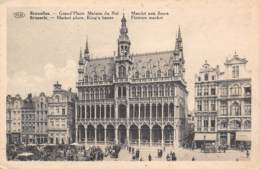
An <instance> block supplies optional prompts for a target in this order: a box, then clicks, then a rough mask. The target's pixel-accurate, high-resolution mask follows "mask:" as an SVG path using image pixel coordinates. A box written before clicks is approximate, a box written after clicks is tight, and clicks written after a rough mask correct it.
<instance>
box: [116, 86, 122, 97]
mask: <svg viewBox="0 0 260 169" xmlns="http://www.w3.org/2000/svg"><path fill="white" fill-rule="evenodd" d="M117 91H118V97H121V87H118V90H117Z"/></svg>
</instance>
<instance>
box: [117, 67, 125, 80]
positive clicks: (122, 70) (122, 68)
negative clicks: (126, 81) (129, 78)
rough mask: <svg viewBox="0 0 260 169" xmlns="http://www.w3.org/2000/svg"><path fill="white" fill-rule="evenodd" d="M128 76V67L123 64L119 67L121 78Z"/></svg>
mask: <svg viewBox="0 0 260 169" xmlns="http://www.w3.org/2000/svg"><path fill="white" fill-rule="evenodd" d="M125 76H126V68H125V67H124V66H123V65H121V66H120V67H119V78H124V77H125Z"/></svg>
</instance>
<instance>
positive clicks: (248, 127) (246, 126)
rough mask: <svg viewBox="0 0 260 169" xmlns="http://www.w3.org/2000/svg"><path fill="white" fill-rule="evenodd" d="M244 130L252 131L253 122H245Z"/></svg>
mask: <svg viewBox="0 0 260 169" xmlns="http://www.w3.org/2000/svg"><path fill="white" fill-rule="evenodd" d="M244 128H245V129H251V121H250V120H246V121H245V122H244Z"/></svg>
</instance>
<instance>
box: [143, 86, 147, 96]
mask: <svg viewBox="0 0 260 169" xmlns="http://www.w3.org/2000/svg"><path fill="white" fill-rule="evenodd" d="M143 97H147V87H146V86H144V87H143Z"/></svg>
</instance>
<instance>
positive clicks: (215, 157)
mask: <svg viewBox="0 0 260 169" xmlns="http://www.w3.org/2000/svg"><path fill="white" fill-rule="evenodd" d="M157 150H158V147H150V148H140V157H141V158H142V159H143V160H144V161H148V155H149V154H151V156H152V161H154V160H155V161H166V155H167V153H170V151H173V152H175V154H176V157H177V161H191V159H192V157H194V158H195V160H196V161H246V160H250V158H247V157H246V152H245V151H244V152H241V151H237V150H227V151H226V153H202V152H200V150H190V149H182V148H179V149H171V148H166V150H165V152H163V156H162V157H161V158H158V157H157ZM104 160H105V161H106V160H109V161H111V160H116V161H131V160H132V154H131V153H129V152H128V151H127V150H126V149H125V148H123V149H121V151H120V153H119V158H118V159H114V158H110V157H106V158H105V159H104Z"/></svg>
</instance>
